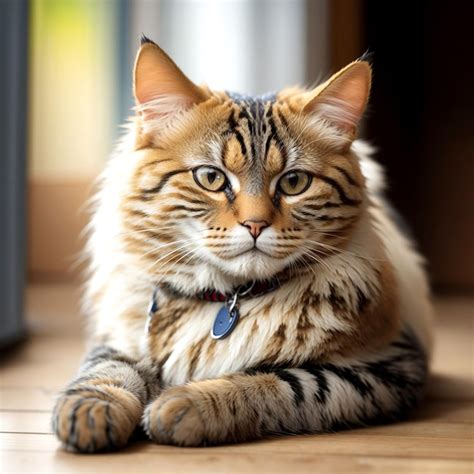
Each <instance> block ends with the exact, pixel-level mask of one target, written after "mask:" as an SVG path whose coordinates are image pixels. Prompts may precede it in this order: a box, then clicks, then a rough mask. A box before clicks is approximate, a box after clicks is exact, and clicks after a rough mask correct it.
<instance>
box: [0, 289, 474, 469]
mask: <svg viewBox="0 0 474 474" xmlns="http://www.w3.org/2000/svg"><path fill="white" fill-rule="evenodd" d="M473 302H474V299H471V298H443V299H440V300H438V301H437V309H438V314H437V320H436V327H437V346H436V351H435V354H434V358H433V374H432V376H431V380H430V384H429V390H428V394H427V398H426V401H425V402H424V404H423V406H422V407H421V408H420V409H419V410H417V411H416V413H414V414H413V416H412V417H411V419H409V420H407V421H404V422H401V423H398V424H393V425H389V426H375V427H370V428H363V429H357V430H351V431H344V432H339V433H328V434H322V435H316V436H294V437H286V438H278V439H271V440H265V441H260V442H256V443H246V444H240V445H233V446H221V447H213V448H201V449H196V448H186V449H184V448H175V447H170V446H159V445H154V444H152V443H148V442H139V443H135V444H132V445H131V446H130V447H129V448H128V449H127V450H125V451H123V452H120V453H114V454H101V455H93V456H80V455H74V454H70V453H66V452H64V451H63V450H62V449H61V448H60V447H59V445H58V442H57V440H56V438H55V437H54V436H53V435H52V434H51V428H50V424H49V418H50V412H51V408H52V404H53V403H54V397H55V394H56V392H57V391H58V390H59V389H60V388H61V387H62V386H63V385H64V384H65V383H66V382H67V381H68V380H69V378H70V377H71V376H72V375H73V374H74V371H75V369H76V367H77V365H78V363H79V361H80V358H81V356H82V353H83V350H84V342H83V339H84V337H83V335H84V333H85V331H84V328H85V324H84V320H83V319H82V318H81V317H80V316H79V312H78V293H77V289H76V288H74V287H72V286H61V285H45V286H33V287H31V288H30V289H29V291H28V305H27V306H28V321H29V326H30V336H29V338H28V340H27V341H25V343H24V344H23V345H22V346H21V347H19V348H17V349H16V350H14V351H12V352H10V353H8V354H6V355H5V357H3V358H2V364H1V366H0V377H1V378H0V381H1V383H0V472H2V473H39V472H48V473H55V472H62V473H73V472H74V473H81V472H100V473H108V472H111V473H112V472H113V473H119V472H125V471H129V472H138V471H139V472H165V473H167V472H170V473H171V472H172V473H189V472H196V473H217V472H243V473H251V472H259V473H261V472H275V473H279V472H282V473H283V472H285V473H286V472H292V473H309V472H338V473H339V472H354V473H359V472H364V473H367V472H369V473H370V472H377V473H379V472H393V473H395V472H396V473H399V472H403V473H404V474H405V473H420V472H430V473H448V472H449V473H451V472H453V473H454V472H455V473H472V472H473V470H474V428H473V427H474V423H473V421H474V382H473V378H474V377H473V331H472V327H473V318H472V307H473Z"/></svg>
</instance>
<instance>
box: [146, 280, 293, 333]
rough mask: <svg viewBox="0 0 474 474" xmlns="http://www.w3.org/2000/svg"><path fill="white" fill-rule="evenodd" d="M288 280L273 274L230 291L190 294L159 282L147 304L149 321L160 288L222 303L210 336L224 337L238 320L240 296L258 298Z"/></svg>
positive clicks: (175, 294) (154, 310) (185, 295)
mask: <svg viewBox="0 0 474 474" xmlns="http://www.w3.org/2000/svg"><path fill="white" fill-rule="evenodd" d="M287 281H288V276H287V275H285V276H282V275H280V276H275V277H273V278H270V279H267V280H252V281H249V282H247V283H244V284H243V285H239V286H237V287H236V288H234V289H233V290H232V292H230V293H222V292H220V291H218V290H213V289H205V290H202V291H199V292H197V293H195V294H194V295H192V296H190V295H187V294H184V293H182V292H180V291H179V290H178V289H176V288H174V287H173V286H171V285H169V284H161V285H159V286H157V287H156V288H155V290H154V291H153V295H152V298H151V301H150V305H149V306H148V318H149V322H150V321H151V319H152V318H153V315H154V314H155V313H156V312H157V311H158V300H157V294H158V290H159V289H161V290H162V291H164V292H165V293H168V294H170V295H172V296H175V297H181V298H196V299H198V300H201V301H209V302H212V303H223V304H222V305H221V307H220V309H219V311H218V313H217V315H216V317H215V319H214V324H213V326H212V328H211V337H212V338H213V339H224V338H225V337H227V336H228V335H229V334H230V333H231V332H232V331H233V330H234V328H235V326H236V325H237V322H238V320H239V300H240V299H241V298H258V297H259V296H263V295H265V294H267V293H270V292H272V291H275V290H277V289H278V288H280V287H281V286H282V285H283V284H284V283H286V282H287Z"/></svg>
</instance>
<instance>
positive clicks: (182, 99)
mask: <svg viewBox="0 0 474 474" xmlns="http://www.w3.org/2000/svg"><path fill="white" fill-rule="evenodd" d="M133 91H134V95H135V100H136V104H137V112H138V114H139V115H140V117H141V119H142V120H143V122H144V128H145V129H148V131H153V132H154V133H155V134H156V133H159V131H160V130H162V129H164V128H166V127H168V126H169V125H170V124H171V122H172V121H173V119H174V118H175V117H176V116H177V115H179V114H181V113H182V112H185V111H186V110H189V109H190V108H192V107H193V106H194V105H195V104H197V103H199V102H202V101H204V100H206V99H207V94H206V92H205V91H204V90H203V89H201V88H200V87H198V86H196V85H195V84H194V83H193V82H192V81H190V80H189V79H188V78H187V77H186V76H185V75H184V73H183V72H182V71H181V70H180V69H179V68H178V66H176V64H175V63H174V62H173V60H172V59H171V58H170V57H169V56H168V55H167V54H166V53H165V52H164V51H163V50H162V49H161V48H160V47H159V46H158V45H157V44H155V43H154V42H153V41H151V40H149V39H148V38H146V37H142V40H141V47H140V49H139V51H138V54H137V58H136V60H135V68H134V73H133Z"/></svg>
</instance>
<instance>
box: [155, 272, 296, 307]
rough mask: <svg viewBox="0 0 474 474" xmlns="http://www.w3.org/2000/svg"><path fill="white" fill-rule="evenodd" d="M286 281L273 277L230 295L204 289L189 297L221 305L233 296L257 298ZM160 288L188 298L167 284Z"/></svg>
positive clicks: (285, 279) (258, 281)
mask: <svg viewBox="0 0 474 474" xmlns="http://www.w3.org/2000/svg"><path fill="white" fill-rule="evenodd" d="M287 280H288V278H285V277H284V276H280V278H277V277H273V278H270V279H268V280H254V281H250V282H248V283H245V284H243V285H240V286H237V287H236V288H234V289H233V290H232V292H230V293H222V292H220V291H218V290H213V289H205V290H201V291H198V292H197V293H195V294H194V296H191V298H192V297H194V298H197V299H198V300H202V301H210V302H221V303H223V302H225V301H229V299H231V298H233V297H234V296H235V295H237V296H239V298H257V297H259V296H263V295H265V294H267V293H270V292H272V291H275V290H277V289H278V288H280V286H281V285H282V284H283V283H285V282H286V281H287ZM160 287H161V288H162V289H163V290H165V291H166V292H168V293H171V294H173V295H176V296H181V297H188V298H189V296H188V295H185V294H184V293H181V292H180V291H179V290H177V289H176V288H173V287H172V286H171V285H169V284H165V285H161V286H160Z"/></svg>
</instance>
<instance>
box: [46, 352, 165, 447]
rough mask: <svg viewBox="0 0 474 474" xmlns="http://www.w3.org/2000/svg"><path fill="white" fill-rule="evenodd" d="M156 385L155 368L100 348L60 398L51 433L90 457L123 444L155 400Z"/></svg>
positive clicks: (82, 367) (86, 362) (66, 445)
mask: <svg viewBox="0 0 474 474" xmlns="http://www.w3.org/2000/svg"><path fill="white" fill-rule="evenodd" d="M156 381H157V377H156V374H154V373H152V371H151V369H149V368H146V367H145V366H144V365H142V364H140V363H137V362H136V361H134V360H132V359H130V358H129V357H126V356H125V355H123V354H121V353H119V352H118V351H116V350H114V349H111V348H109V347H106V346H101V347H97V348H95V349H94V350H92V351H91V352H90V353H89V355H88V356H87V357H86V359H85V361H84V363H83V364H82V366H81V369H80V372H79V376H78V378H76V379H75V380H73V381H72V382H71V383H70V384H69V386H68V387H66V389H65V390H64V391H63V392H62V393H61V394H60V396H59V398H58V400H57V402H56V406H55V408H54V411H53V420H52V422H53V430H54V431H55V433H56V434H57V436H58V438H59V439H60V440H61V441H62V443H63V445H64V446H65V447H66V449H68V450H71V451H79V452H88V453H91V452H95V451H107V450H112V449H116V448H118V447H120V446H123V445H124V444H125V443H126V442H127V441H128V439H129V437H130V435H131V434H132V432H133V431H134V429H135V428H136V426H137V425H138V423H139V421H140V418H141V416H142V413H143V407H144V406H145V403H146V401H147V400H148V398H149V397H150V396H156V393H157V389H158V387H157V382H156ZM150 391H152V393H150Z"/></svg>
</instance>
